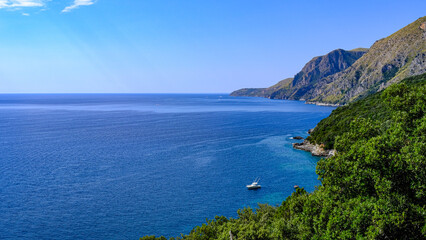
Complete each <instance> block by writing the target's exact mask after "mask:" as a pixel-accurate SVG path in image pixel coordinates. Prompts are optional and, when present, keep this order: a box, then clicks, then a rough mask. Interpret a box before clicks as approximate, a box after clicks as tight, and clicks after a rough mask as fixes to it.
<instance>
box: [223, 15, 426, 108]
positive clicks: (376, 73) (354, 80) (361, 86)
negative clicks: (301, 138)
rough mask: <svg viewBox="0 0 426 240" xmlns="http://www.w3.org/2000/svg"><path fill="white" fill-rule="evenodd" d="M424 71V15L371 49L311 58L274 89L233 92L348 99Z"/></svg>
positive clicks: (329, 101) (314, 99)
mask: <svg viewBox="0 0 426 240" xmlns="http://www.w3.org/2000/svg"><path fill="white" fill-rule="evenodd" d="M425 72H426V17H422V18H419V19H418V20H416V21H415V22H413V23H411V24H410V25H408V26H406V27H404V28H403V29H401V30H399V31H398V32H396V33H394V34H392V35H390V36H389V37H387V38H384V39H381V40H378V41H376V42H375V43H374V44H373V46H372V47H371V48H370V49H369V50H368V51H367V49H354V50H351V51H345V50H342V49H337V50H334V51H332V52H330V53H328V54H327V55H324V56H320V57H315V58H313V59H312V60H311V61H309V62H308V63H307V64H306V65H305V66H304V67H303V69H302V70H301V71H300V72H299V73H298V74H296V75H295V77H294V79H292V80H289V79H287V80H284V82H283V81H282V82H280V83H278V84H276V85H274V86H272V87H270V88H262V89H245V91H242V90H238V91H235V92H233V93H232V94H231V95H233V96H250V95H248V94H247V93H251V94H253V93H255V95H256V96H257V97H267V98H273V99H294V100H306V101H307V102H308V103H326V104H346V103H348V102H351V101H354V100H357V99H359V98H363V97H365V96H368V95H370V94H372V93H375V92H378V91H380V90H382V89H384V88H386V87H388V86H389V85H391V84H393V83H396V82H399V81H401V80H402V79H404V78H406V77H409V76H414V75H419V74H422V73H425ZM277 85H278V87H277ZM248 90H249V91H248Z"/></svg>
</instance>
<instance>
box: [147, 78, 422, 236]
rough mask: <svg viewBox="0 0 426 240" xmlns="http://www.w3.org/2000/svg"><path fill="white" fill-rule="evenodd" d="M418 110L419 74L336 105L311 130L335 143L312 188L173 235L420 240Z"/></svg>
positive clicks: (315, 137) (314, 138)
mask: <svg viewBox="0 0 426 240" xmlns="http://www.w3.org/2000/svg"><path fill="white" fill-rule="evenodd" d="M425 108H426V74H423V75H420V76H416V77H411V78H408V79H405V80H404V81H402V82H401V83H399V84H395V85H392V86H390V87H389V88H387V89H385V90H384V91H382V92H379V93H376V94H374V95H371V96H369V97H366V98H364V99H361V100H359V101H357V102H355V103H352V104H350V105H348V106H345V107H340V108H337V109H336V110H335V111H334V112H333V113H332V114H331V116H330V117H329V118H327V119H324V120H323V121H321V122H320V123H319V124H318V126H317V128H316V130H315V131H314V134H313V135H312V136H311V141H316V142H322V143H325V144H326V145H327V146H330V147H334V148H336V149H337V154H336V156H334V157H331V158H327V159H322V160H320V161H319V162H318V165H317V174H318V175H319V178H320V180H321V183H322V184H321V186H318V187H317V189H316V190H315V191H314V192H313V193H308V192H306V191H305V190H304V189H303V188H299V189H297V190H296V191H295V192H294V193H293V194H292V195H291V196H290V197H288V198H287V199H286V200H285V201H283V203H282V204H281V205H280V206H277V207H273V206H269V205H262V204H260V205H259V207H258V208H257V209H256V210H253V209H251V208H245V209H241V210H239V211H238V216H239V217H238V218H235V219H233V218H230V219H228V218H226V217H219V216H218V217H216V218H215V219H213V220H210V221H208V222H207V223H205V224H203V225H202V226H198V227H195V228H194V229H193V230H192V231H191V232H190V233H189V234H188V235H182V236H180V237H178V238H177V239H200V240H201V239H223V240H225V239H230V233H232V235H233V239H234V240H235V239H253V240H254V239H426V222H425V217H426V205H425V203H426V157H425V156H426V116H425V110H426V109H425ZM171 214H173V213H171ZM142 239H143V240H149V239H165V238H164V237H160V238H155V237H154V236H146V237H143V238H142Z"/></svg>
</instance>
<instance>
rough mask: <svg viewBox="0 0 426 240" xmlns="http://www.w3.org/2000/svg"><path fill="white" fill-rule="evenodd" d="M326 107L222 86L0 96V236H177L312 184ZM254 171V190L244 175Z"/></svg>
mask: <svg viewBox="0 0 426 240" xmlns="http://www.w3.org/2000/svg"><path fill="white" fill-rule="evenodd" d="M333 109H334V108H331V107H322V106H314V105H307V104H304V103H303V102H299V101H281V100H269V99H264V98H236V97H230V96H228V95H226V94H2V95H0V193H1V194H0V239H62V240H64V239H138V238H139V237H142V236H144V235H157V236H160V235H164V236H167V237H171V236H180V234H181V233H184V234H186V233H189V231H190V230H191V229H192V228H193V227H194V226H196V225H200V224H202V223H204V222H205V221H206V219H212V218H214V217H215V216H216V215H224V216H227V217H236V216H237V209H239V208H244V207H252V208H254V207H256V206H257V203H269V204H272V205H277V204H280V203H281V202H282V201H283V200H284V199H285V198H286V197H288V196H289V195H290V194H291V193H292V192H293V191H294V189H293V186H294V185H299V186H300V187H304V188H305V189H307V190H308V191H313V190H314V189H315V186H316V185H319V184H320V182H319V181H318V180H317V175H316V173H315V166H316V162H317V161H318V160H319V159H318V158H315V157H312V156H311V155H310V154H309V153H307V152H303V151H299V150H294V149H293V148H292V145H291V144H292V143H293V142H296V141H297V140H293V139H292V137H293V136H296V135H300V136H303V137H306V136H307V133H306V132H307V130H308V129H310V128H313V127H315V125H316V124H317V123H318V122H319V121H320V120H321V119H323V118H325V117H327V116H328V115H329V114H330V112H331V111H332V110H333ZM257 177H260V182H259V183H260V184H261V185H262V188H261V189H259V190H256V191H249V190H247V189H246V187H245V186H246V185H247V184H250V183H251V182H252V180H254V179H255V178H257Z"/></svg>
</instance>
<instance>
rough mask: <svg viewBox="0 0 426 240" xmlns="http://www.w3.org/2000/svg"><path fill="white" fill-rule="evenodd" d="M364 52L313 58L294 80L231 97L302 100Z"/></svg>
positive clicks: (337, 52) (348, 52) (290, 79)
mask: <svg viewBox="0 0 426 240" xmlns="http://www.w3.org/2000/svg"><path fill="white" fill-rule="evenodd" d="M366 51H367V50H366V49H357V50H352V51H345V50H343V49H337V50H334V51H332V52H330V53H328V54H327V55H324V56H319V57H314V58H313V59H312V60H311V61H309V62H308V63H307V64H306V65H305V66H304V67H303V69H302V70H301V71H300V72H299V73H298V74H296V76H295V77H294V78H287V79H284V80H282V81H280V82H278V83H277V84H275V85H273V86H271V87H269V88H243V89H240V90H237V91H234V92H232V93H231V96H248V97H266V98H271V99H303V98H304V97H305V94H306V93H307V92H309V90H311V88H312V87H313V86H314V85H315V84H316V83H317V82H318V81H319V80H320V79H322V78H324V77H327V76H329V75H332V74H334V73H337V72H340V71H342V70H344V69H346V68H348V67H349V66H351V65H352V64H353V63H354V62H355V61H356V60H357V59H359V58H360V57H361V56H362V55H364V53H366Z"/></svg>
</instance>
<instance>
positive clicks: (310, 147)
mask: <svg viewBox="0 0 426 240" xmlns="http://www.w3.org/2000/svg"><path fill="white" fill-rule="evenodd" d="M293 148H294V149H299V150H303V151H307V152H310V153H312V156H317V157H326V158H329V157H332V156H334V155H335V154H336V150H334V149H330V150H327V149H324V146H323V145H319V144H312V143H310V142H309V141H308V140H306V139H305V140H304V141H303V142H301V143H293Z"/></svg>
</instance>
